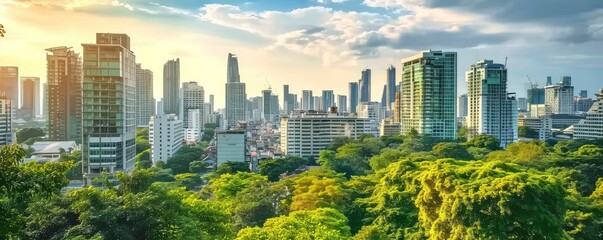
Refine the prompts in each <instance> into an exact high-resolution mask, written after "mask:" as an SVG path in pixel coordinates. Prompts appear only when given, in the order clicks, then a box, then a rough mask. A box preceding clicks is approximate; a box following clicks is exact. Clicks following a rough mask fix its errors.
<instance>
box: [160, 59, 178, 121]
mask: <svg viewBox="0 0 603 240" xmlns="http://www.w3.org/2000/svg"><path fill="white" fill-rule="evenodd" d="M163 112H164V113H165V114H176V115H179V114H180V59H179V58H176V60H169V61H167V62H166V63H165V64H164V65H163Z"/></svg>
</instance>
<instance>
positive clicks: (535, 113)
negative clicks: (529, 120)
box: [530, 104, 550, 118]
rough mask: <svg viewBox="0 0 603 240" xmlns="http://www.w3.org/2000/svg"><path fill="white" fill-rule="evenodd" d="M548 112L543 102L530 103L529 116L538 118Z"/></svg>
mask: <svg viewBox="0 0 603 240" xmlns="http://www.w3.org/2000/svg"><path fill="white" fill-rule="evenodd" d="M547 114H550V113H549V112H548V111H547V107H546V105H544V104H530V117H533V118H539V117H542V116H544V115H547Z"/></svg>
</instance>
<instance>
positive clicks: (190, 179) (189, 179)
mask: <svg viewBox="0 0 603 240" xmlns="http://www.w3.org/2000/svg"><path fill="white" fill-rule="evenodd" d="M174 179H175V180H176V183H177V184H178V185H179V186H182V187H186V190H189V191H191V190H195V189H197V188H199V187H200V186H201V184H203V179H201V177H200V176H199V175H197V174H194V173H181V174H178V175H176V176H174Z"/></svg>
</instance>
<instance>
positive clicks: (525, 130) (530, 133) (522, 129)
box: [518, 126, 538, 139]
mask: <svg viewBox="0 0 603 240" xmlns="http://www.w3.org/2000/svg"><path fill="white" fill-rule="evenodd" d="M518 135H519V137H524V138H535V139H538V132H537V131H536V130H534V129H532V128H531V127H528V126H519V127H518Z"/></svg>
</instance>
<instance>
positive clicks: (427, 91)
mask: <svg viewBox="0 0 603 240" xmlns="http://www.w3.org/2000/svg"><path fill="white" fill-rule="evenodd" d="M456 68H457V60H456V52H442V51H431V50H429V51H424V52H421V53H419V54H418V55H415V56H412V57H408V58H405V59H403V60H402V79H401V81H400V83H401V86H400V89H401V93H402V95H401V102H402V104H401V116H400V121H401V123H402V134H406V133H408V132H409V131H411V129H415V130H416V131H418V132H419V133H420V134H425V135H430V136H432V137H437V138H441V139H456V128H457V125H456V80H457V79H456Z"/></svg>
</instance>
